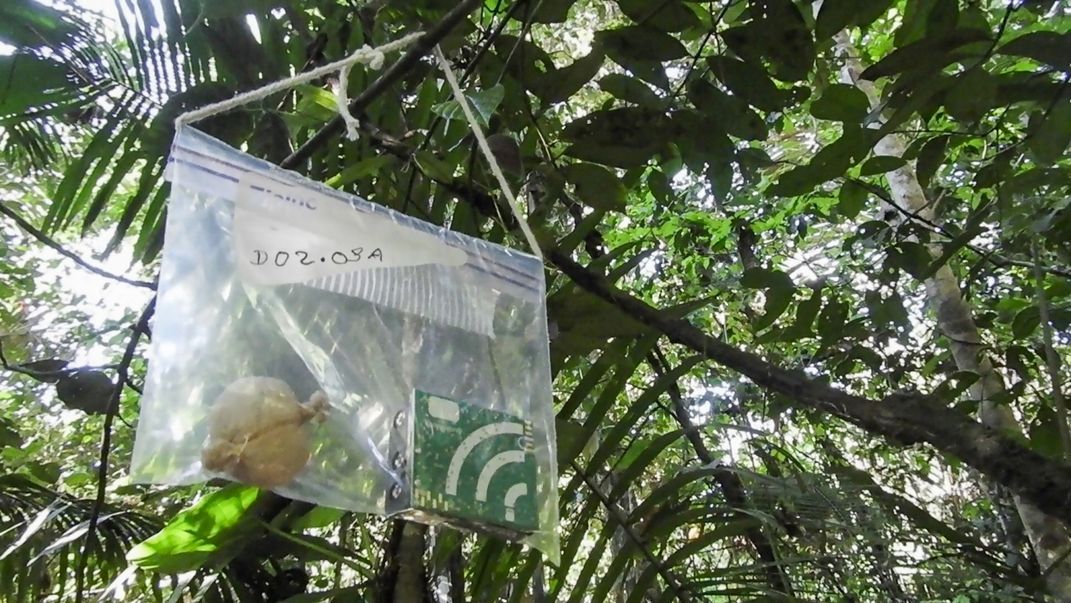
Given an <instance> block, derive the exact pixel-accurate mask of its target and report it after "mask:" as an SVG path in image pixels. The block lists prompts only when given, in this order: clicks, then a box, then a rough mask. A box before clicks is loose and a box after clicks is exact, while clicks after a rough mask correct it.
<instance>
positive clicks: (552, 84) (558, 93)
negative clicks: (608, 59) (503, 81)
mask: <svg viewBox="0 0 1071 603" xmlns="http://www.w3.org/2000/svg"><path fill="white" fill-rule="evenodd" d="M604 58H605V57H604V55H603V53H602V51H601V50H599V49H598V48H594V49H592V51H591V52H590V53H589V54H588V55H587V56H584V57H581V58H579V59H577V60H576V61H574V62H573V63H572V64H571V65H567V66H565V67H562V68H561V69H555V70H553V71H549V72H547V73H544V74H542V75H541V76H539V77H538V78H535V79H534V80H533V81H531V82H528V89H529V90H531V91H532V93H533V94H535V95H536V96H538V97H539V98H540V99H542V100H543V102H544V103H545V104H547V105H552V104H554V103H559V102H562V101H564V100H566V99H567V98H569V97H570V96H572V95H573V94H575V93H576V91H577V90H580V89H581V88H583V87H584V84H587V83H588V82H589V81H591V78H593V77H595V74H597V73H598V72H599V68H600V67H602V63H603V60H604Z"/></svg>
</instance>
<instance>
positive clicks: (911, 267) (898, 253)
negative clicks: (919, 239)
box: [889, 241, 933, 279]
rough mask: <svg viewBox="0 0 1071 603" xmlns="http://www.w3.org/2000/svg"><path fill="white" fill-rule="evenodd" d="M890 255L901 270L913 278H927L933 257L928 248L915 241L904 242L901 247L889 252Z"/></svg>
mask: <svg viewBox="0 0 1071 603" xmlns="http://www.w3.org/2000/svg"><path fill="white" fill-rule="evenodd" d="M889 255H890V257H891V258H893V261H894V262H895V263H896V265H898V266H899V267H900V268H903V269H904V270H906V271H907V273H908V274H910V275H911V276H913V277H915V278H917V279H922V278H926V274H927V272H928V270H929V267H930V264H931V262H932V261H933V256H932V255H930V251H929V250H928V249H926V246H925V245H923V244H921V243H915V242H914V241H904V242H902V243H900V244H899V246H897V247H894V248H892V249H890V250H889Z"/></svg>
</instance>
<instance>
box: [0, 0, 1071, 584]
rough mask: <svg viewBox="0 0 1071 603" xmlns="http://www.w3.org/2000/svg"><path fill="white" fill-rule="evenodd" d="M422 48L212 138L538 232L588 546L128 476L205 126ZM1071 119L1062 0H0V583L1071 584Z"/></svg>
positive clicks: (563, 419) (571, 535) (574, 493)
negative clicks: (175, 242)
mask: <svg viewBox="0 0 1071 603" xmlns="http://www.w3.org/2000/svg"><path fill="white" fill-rule="evenodd" d="M416 32H421V35H420V36H419V37H418V38H416V39H415V41H414V42H413V44H412V45H411V46H409V47H407V48H405V49H402V50H400V51H398V52H396V53H393V54H390V55H388V56H386V57H385V58H386V60H385V62H384V64H383V65H373V64H358V65H356V66H354V68H353V69H352V71H351V72H350V73H349V77H348V87H347V88H346V90H345V93H346V94H345V97H346V99H347V100H348V108H349V111H350V113H351V114H352V115H353V116H354V117H355V118H356V120H357V124H358V125H359V130H358V132H357V136H356V137H355V138H351V137H349V136H347V135H346V129H347V128H346V124H345V123H344V120H343V118H342V117H340V116H339V112H338V107H337V105H336V95H335V92H334V88H335V87H336V86H337V85H338V81H337V78H336V76H333V75H329V76H326V77H323V78H319V79H316V80H313V81H311V82H308V83H304V84H301V85H298V86H296V87H294V88H292V89H289V90H286V91H280V92H276V93H274V94H272V95H271V96H269V97H268V98H266V99H263V100H259V101H256V102H254V103H251V104H248V105H245V106H243V107H241V108H238V109H235V110H232V111H228V112H226V113H223V114H220V115H215V116H211V117H208V118H206V119H204V120H203V121H201V122H199V123H198V124H197V125H196V127H197V128H198V129H200V130H202V131H203V132H204V133H206V134H208V135H210V136H212V137H215V138H218V139H219V140H221V141H223V142H225V143H227V144H229V145H231V146H233V147H235V148H238V149H241V150H243V151H244V152H246V153H248V154H249V155H251V156H254V157H257V158H260V159H263V160H266V161H269V162H271V163H273V164H276V165H278V166H281V167H282V168H286V169H289V170H293V171H295V172H297V173H298V174H300V175H302V176H305V177H308V178H311V179H313V180H315V181H318V182H322V183H324V184H325V185H326V186H329V187H332V188H334V189H337V190H338V191H343V192H346V193H350V194H353V195H356V196H359V197H361V198H362V199H366V200H368V201H369V202H371V203H373V204H376V205H378V206H382V207H385V208H389V209H391V210H395V211H398V212H401V213H404V214H406V215H408V216H411V217H413V218H416V219H419V220H423V221H426V222H429V223H432V224H435V225H438V226H443V227H446V228H448V229H450V230H451V231H454V232H457V233H461V234H464V235H470V236H473V237H477V238H479V239H482V240H485V241H489V242H492V243H498V244H502V245H505V246H508V247H511V248H514V249H517V250H519V251H527V250H528V242H527V238H526V236H525V233H524V231H523V226H524V225H527V226H530V227H531V230H532V232H533V234H534V239H535V240H536V242H537V243H538V245H539V248H540V251H541V253H542V256H543V267H544V276H545V280H546V287H547V295H546V308H547V320H548V325H549V337H550V341H549V345H550V360H551V367H550V368H551V373H552V377H553V382H552V388H553V396H554V414H555V419H554V424H555V427H556V452H555V457H556V462H557V465H558V471H559V484H558V486H559V487H558V500H559V508H558V515H559V516H560V518H561V521H560V525H559V526H558V529H557V532H558V536H559V537H560V540H561V551H560V552H561V555H560V558H558V559H554V558H551V557H552V556H551V557H547V556H544V555H543V554H542V553H540V552H539V551H536V550H532V549H530V548H527V547H524V546H522V545H520V544H518V543H516V542H511V541H509V540H506V539H503V538H501V537H499V536H496V535H493V534H484V533H475V532H469V531H463V530H454V529H451V528H446V527H441V526H433V527H427V526H424V525H422V524H419V523H414V522H408V521H402V520H397V519H387V518H383V517H378V516H371V515H364V514H357V513H352V512H346V511H342V510H339V509H335V508H331V507H327V506H316V505H312V504H309V503H304V502H297V501H293V500H289V499H287V498H284V497H282V496H280V495H278V494H274V493H272V492H270V491H261V490H258V489H257V488H255V487H251V486H245V485H242V484H239V483H228V482H227V481H225V480H213V481H210V482H209V483H206V484H195V485H183V486H158V485H146V484H140V483H134V482H133V481H132V480H131V476H130V465H131V452H132V448H133V443H134V434H135V431H136V426H137V424H138V420H139V408H140V400H141V397H142V393H143V385H144V384H145V375H146V368H147V366H149V363H151V362H152V361H153V359H152V358H151V357H149V356H148V355H147V351H148V349H149V345H150V342H151V341H152V327H153V312H154V303H155V290H156V285H157V282H158V279H159V274H160V260H161V253H162V250H163V249H164V246H165V241H166V240H171V239H170V237H181V236H183V233H181V232H179V233H175V232H168V233H166V235H167V237H168V238H167V239H165V228H164V226H165V223H166V218H167V214H168V197H169V194H170V190H171V185H170V183H169V181H168V177H167V176H168V166H169V161H170V160H171V158H172V157H171V154H172V147H171V144H172V141H173V138H174V135H175V119H176V117H178V116H179V115H180V114H182V113H184V112H186V111H189V110H192V109H197V108H200V107H204V106H205V105H208V104H210V103H213V102H217V101H222V100H226V99H229V98H232V97H234V96H235V95H236V94H239V93H242V92H246V91H249V90H253V89H255V88H258V87H261V86H263V85H265V84H269V83H271V82H275V81H278V80H280V79H283V78H287V77H290V76H292V75H295V74H300V73H304V72H308V71H311V70H313V69H316V68H317V67H320V66H323V65H325V64H328V63H331V62H332V61H336V60H339V59H342V58H344V57H346V56H348V55H350V54H351V53H354V52H355V51H357V50H358V49H360V48H362V47H363V46H365V45H369V46H378V45H382V44H385V43H388V42H391V41H393V40H398V39H401V38H403V37H404V36H407V35H409V34H413V33H416ZM436 49H438V50H440V51H441V52H442V54H443V55H444V56H445V58H446V60H447V61H448V62H449V64H450V65H451V67H452V69H453V70H454V71H455V72H456V73H457V77H458V79H459V82H460V86H461V88H462V90H463V91H464V95H465V97H466V99H467V101H468V102H469V103H470V104H471V106H472V107H473V108H474V111H475V117H476V121H477V122H478V124H479V126H480V127H481V128H482V129H483V131H484V132H486V134H487V137H488V143H489V146H490V150H491V151H492V152H493V155H494V158H495V161H496V163H497V165H498V166H500V167H501V169H502V171H503V172H504V175H505V183H506V184H507V185H508V187H503V185H502V183H501V181H500V179H498V178H496V177H495V175H494V174H493V170H492V168H491V165H490V164H489V163H488V161H487V160H486V159H485V157H484V156H483V155H482V154H481V153H480V149H479V148H478V147H479V145H478V141H477V139H476V137H475V136H474V134H473V132H472V128H471V127H470V124H469V123H468V122H467V121H466V119H465V117H464V114H463V111H462V110H461V106H460V104H459V103H458V102H457V101H456V100H455V99H454V98H453V96H452V94H451V91H450V87H449V85H448V84H447V81H446V79H445V76H444V72H443V71H442V69H441V68H440V66H439V65H438V64H437V62H436V59H435V51H436ZM1069 143H1071V8H1069V7H1068V6H1067V5H1066V3H1063V2H1059V1H1055V0H1053V1H1044V0H1034V1H1031V0H999V1H998V0H867V1H865V2H862V1H858V0H813V1H809V0H695V1H689V0H461V1H443V0H413V1H409V2H400V1H391V0H292V1H288V0H227V1H212V0H153V1H148V0H136V1H135V0H114V5H111V4H106V3H105V2H104V1H103V0H101V1H100V2H90V1H89V0H50V1H44V0H4V1H3V2H2V3H0V251H2V255H0V363H2V368H0V383H2V387H0V409H2V412H0V458H2V460H3V471H2V473H0V598H2V599H3V600H10V601H88V600H132V601H142V600H156V601H179V600H182V601H186V600H191V601H193V600H198V601H199V600H206V601H283V600H288V601H294V602H302V601H353V600H361V601H364V600H367V601H384V602H386V601H433V602H451V603H456V602H460V601H508V602H510V603H521V602H529V601H531V602H543V601H568V602H581V601H599V602H601V601H608V600H612V601H615V602H621V603H641V602H647V601H684V602H691V601H725V602H728V601H760V600H761V601H797V600H799V601H844V602H848V601H956V602H957V603H960V602H969V601H1071V464H1069V459H1071V424H1069V421H1068V416H1067V400H1066V398H1067V394H1066V390H1067V383H1066V381H1067V379H1066V376H1067V368H1066V363H1067V361H1068V360H1069V356H1071V246H1069V241H1071V205H1069V203H1071V201H1069V200H1071V195H1069V192H1071V190H1069V189H1071V160H1069V157H1068V153H1067V150H1068V146H1069ZM504 188H508V189H509V190H508V191H507V190H504ZM507 193H515V194H516V197H517V200H518V203H519V204H520V206H521V208H522V210H523V211H522V212H520V215H519V216H518V214H517V213H515V212H514V211H513V209H512V208H511V206H510V202H509V195H508V194H507ZM536 269H537V272H538V264H536ZM195 326H196V325H192V326H191V327H195Z"/></svg>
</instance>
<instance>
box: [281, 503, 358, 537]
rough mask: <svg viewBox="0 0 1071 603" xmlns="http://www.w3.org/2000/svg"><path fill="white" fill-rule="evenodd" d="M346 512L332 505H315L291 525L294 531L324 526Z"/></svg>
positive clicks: (340, 517) (338, 518)
mask: <svg viewBox="0 0 1071 603" xmlns="http://www.w3.org/2000/svg"><path fill="white" fill-rule="evenodd" d="M345 514H346V512H345V511H343V510H342V509H335V508H333V507H319V506H318V507H315V508H314V509H313V510H311V511H309V512H308V513H306V514H304V515H302V516H301V517H299V518H298V519H297V521H295V522H294V524H293V525H292V526H291V527H292V528H293V530H294V531H296V532H300V531H303V530H308V529H312V528H326V527H327V526H329V525H331V524H333V523H335V522H336V521H338V520H340V519H342V516H343V515H345Z"/></svg>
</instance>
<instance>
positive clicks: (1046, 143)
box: [1026, 102, 1071, 165]
mask: <svg viewBox="0 0 1071 603" xmlns="http://www.w3.org/2000/svg"><path fill="white" fill-rule="evenodd" d="M1029 127H1030V136H1029V137H1028V138H1027V139H1026V144H1027V147H1029V149H1030V152H1031V153H1032V154H1033V156H1034V159H1036V160H1037V162H1038V163H1040V164H1041V165H1052V164H1053V163H1056V162H1057V161H1059V160H1060V159H1062V158H1063V157H1064V150H1065V149H1067V145H1068V144H1069V143H1071V104H1068V103H1067V102H1063V103H1060V104H1059V105H1057V106H1055V107H1053V109H1052V111H1050V112H1049V114H1048V116H1045V114H1044V112H1041V111H1039V112H1035V113H1033V114H1031V115H1030V124H1029Z"/></svg>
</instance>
